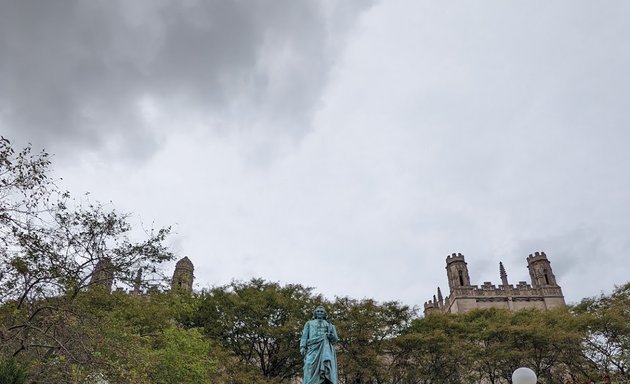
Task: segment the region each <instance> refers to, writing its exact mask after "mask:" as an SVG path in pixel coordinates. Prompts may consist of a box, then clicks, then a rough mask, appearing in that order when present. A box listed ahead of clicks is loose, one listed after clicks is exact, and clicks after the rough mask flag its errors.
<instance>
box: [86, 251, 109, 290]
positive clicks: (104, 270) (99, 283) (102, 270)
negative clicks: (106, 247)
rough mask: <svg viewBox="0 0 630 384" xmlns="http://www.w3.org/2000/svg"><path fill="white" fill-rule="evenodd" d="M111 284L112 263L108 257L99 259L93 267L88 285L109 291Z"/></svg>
mask: <svg viewBox="0 0 630 384" xmlns="http://www.w3.org/2000/svg"><path fill="white" fill-rule="evenodd" d="M113 285H114V265H113V264H112V262H111V261H110V260H109V259H100V260H99V261H98V263H96V266H95V267H94V271H93V272H92V277H90V285H89V286H90V288H98V289H104V290H105V291H107V292H111V291H112V286H113Z"/></svg>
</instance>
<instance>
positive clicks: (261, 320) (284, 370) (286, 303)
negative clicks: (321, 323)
mask: <svg viewBox="0 0 630 384" xmlns="http://www.w3.org/2000/svg"><path fill="white" fill-rule="evenodd" d="M200 300H201V302H200V305H199V310H198V314H197V315H196V316H195V319H194V321H193V324H194V325H195V326H198V327H203V329H204V331H205V334H206V335H207V336H209V337H210V338H211V339H213V340H216V341H217V342H218V343H220V345H222V347H223V348H225V349H226V350H227V351H229V352H230V354H231V355H232V356H233V357H234V358H235V359H236V360H238V362H239V363H240V364H242V365H243V366H245V367H248V369H251V368H255V369H256V370H257V371H258V372H259V373H260V375H261V376H262V377H264V378H266V379H270V380H275V381H279V382H287V381H289V380H291V379H293V378H294V377H295V376H297V375H298V374H299V373H300V372H301V370H302V357H301V355H300V352H299V349H300V348H299V339H300V335H301V331H302V326H303V325H304V322H305V321H306V320H307V319H309V318H310V317H311V312H312V310H313V309H314V308H315V307H316V306H317V305H318V304H320V303H321V302H322V298H321V297H319V296H315V295H313V294H312V289H311V288H305V287H303V286H301V285H298V284H289V285H285V286H281V285H280V284H278V283H272V282H266V281H264V280H261V279H252V280H250V281H248V282H237V281H235V282H232V283H231V284H228V285H225V286H221V287H215V288H213V289H211V290H210V291H208V292H205V293H203V294H202V295H201V298H200Z"/></svg>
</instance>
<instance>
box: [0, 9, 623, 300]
mask: <svg viewBox="0 0 630 384" xmlns="http://www.w3.org/2000/svg"><path fill="white" fill-rule="evenodd" d="M628 20H630V2H628V1H625V0H619V1H615V0H609V1H598V2H596V1H578V0H567V1H553V0H552V1H547V0H545V1H542V0H541V1H482V0H477V1H474V2H471V1H448V2H440V1H418V0H409V1H405V0H387V1H380V2H378V1H377V2H369V1H365V0H357V1H351V0H343V1H332V0H330V1H326V0H320V1H315V0H313V1H308V0H298V1H296V0H268V1H265V0H260V1H255V0H247V1H245V0H242V1H238V0H234V1H218V0H217V1H211V0H207V1H202V0H199V1H194V0H190V1H182V0H133V1H129V0H89V1H88V0H85V1H82V0H60V1H45V0H37V1H36V0H0V133H1V134H2V135H3V136H6V137H7V138H9V139H11V140H13V141H14V142H16V143H17V144H18V145H24V144H25V143H27V142H32V143H33V145H34V146H35V147H36V148H46V149H47V150H48V151H50V152H52V153H54V154H55V157H54V169H55V173H56V174H57V175H58V176H61V177H63V179H64V181H63V183H64V186H65V187H67V188H68V189H70V190H71V191H72V192H73V193H75V194H81V193H83V192H87V191H89V192H90V193H91V198H92V199H98V200H101V201H110V200H111V201H113V206H114V207H115V208H116V209H118V210H122V211H129V212H133V213H134V214H135V217H136V218H137V219H138V220H142V222H144V223H146V224H147V225H150V224H151V223H152V222H155V223H156V225H173V227H174V230H175V232H176V233H175V234H174V235H173V236H172V238H171V240H170V242H171V246H172V249H173V251H174V252H176V254H177V255H178V257H183V256H188V257H189V258H190V259H191V260H192V261H193V263H194V264H195V267H196V270H195V275H196V287H197V288H198V289H201V288H205V287H209V286H212V285H220V284H226V283H228V282H230V281H231V280H232V279H238V280H244V279H249V278H251V277H261V278H264V279H267V280H270V281H278V282H281V283H300V284H303V285H307V286H312V287H315V289H316V292H320V293H323V294H325V295H326V296H328V297H331V298H332V297H333V296H335V295H337V296H346V295H347V296H350V297H354V298H364V297H371V298H376V299H377V300H399V301H402V302H404V303H406V304H409V305H419V306H421V305H422V304H423V303H424V302H425V301H426V300H428V299H430V298H431V296H432V295H433V294H434V292H435V289H436V287H437V286H441V287H442V290H443V292H447V291H448V284H447V280H446V273H445V269H444V267H445V257H446V255H447V254H450V253H452V252H461V253H463V254H464V255H465V256H466V260H467V261H468V265H469V270H470V276H471V280H472V281H473V283H476V284H482V283H483V282H484V281H492V282H493V283H495V284H498V283H499V282H500V279H499V266H498V264H499V261H503V263H504V265H505V267H506V269H507V273H508V278H509V280H510V282H512V283H517V282H518V281H519V280H527V281H528V282H529V275H528V272H527V268H526V261H525V258H526V256H527V255H528V254H529V253H532V252H534V251H545V252H546V253H547V255H548V257H549V259H550V261H551V263H552V267H553V271H554V273H555V275H556V277H557V280H558V282H559V284H560V285H561V286H562V288H563V291H564V294H565V297H566V299H567V301H568V302H577V301H579V300H580V299H581V298H583V297H586V296H593V295H598V294H599V293H600V292H602V291H604V292H609V291H610V290H611V289H612V288H613V287H614V285H615V284H618V285H619V284H622V283H625V282H627V281H629V280H630V262H629V261H628V260H627V258H628V255H630V107H629V106H630V70H629V68H630V23H629V22H628Z"/></svg>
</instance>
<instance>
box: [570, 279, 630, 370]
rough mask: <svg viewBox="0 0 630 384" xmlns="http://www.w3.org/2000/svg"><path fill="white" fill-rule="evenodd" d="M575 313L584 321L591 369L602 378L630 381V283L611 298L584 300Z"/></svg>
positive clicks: (605, 296) (585, 352)
mask: <svg viewBox="0 0 630 384" xmlns="http://www.w3.org/2000/svg"><path fill="white" fill-rule="evenodd" d="M573 311H574V312H575V313H576V314H578V315H580V316H582V318H583V319H584V323H583V325H584V328H585V331H586V333H587V336H586V337H585V340H584V350H583V353H584V358H585V359H586V360H587V361H588V362H589V363H590V365H589V366H587V368H594V370H595V371H596V372H597V376H599V378H603V377H608V378H609V379H610V380H613V381H614V380H618V381H623V380H626V381H628V380H630V283H626V284H624V285H622V286H620V287H617V288H615V290H614V291H613V292H612V293H611V294H610V295H604V294H602V295H600V296H599V297H596V298H586V299H583V300H582V301H581V302H580V304H578V305H577V306H575V307H574V308H573ZM592 370H593V369H590V370H589V369H585V373H587V372H588V371H591V372H592Z"/></svg>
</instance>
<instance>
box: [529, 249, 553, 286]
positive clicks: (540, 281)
mask: <svg viewBox="0 0 630 384" xmlns="http://www.w3.org/2000/svg"><path fill="white" fill-rule="evenodd" d="M527 269H529V277H530V278H531V279H532V287H534V288H540V287H549V286H551V287H557V286H558V283H556V276H554V274H553V272H552V271H551V263H550V262H549V260H548V259H547V255H545V252H536V253H534V254H533V255H529V257H527Z"/></svg>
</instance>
